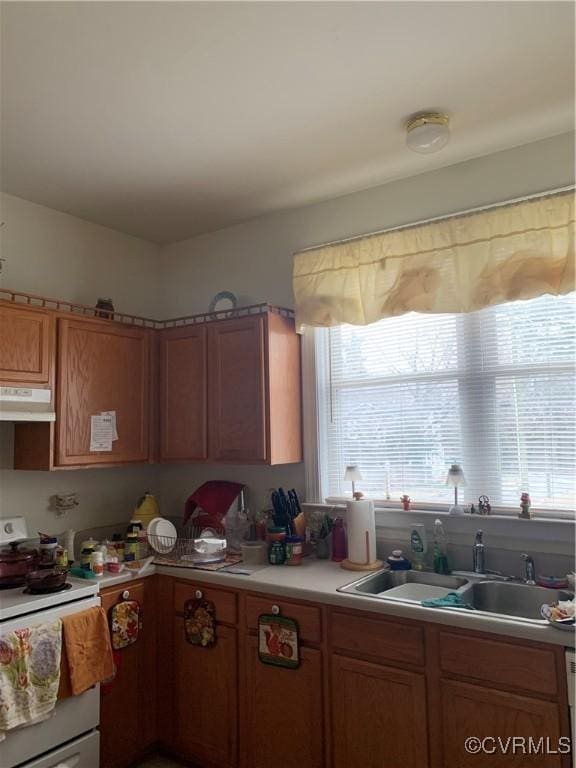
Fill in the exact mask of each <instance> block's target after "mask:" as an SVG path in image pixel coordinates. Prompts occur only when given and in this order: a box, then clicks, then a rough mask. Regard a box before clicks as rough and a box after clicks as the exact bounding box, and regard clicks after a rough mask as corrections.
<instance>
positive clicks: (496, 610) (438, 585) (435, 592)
mask: <svg viewBox="0 0 576 768" xmlns="http://www.w3.org/2000/svg"><path fill="white" fill-rule="evenodd" d="M338 591H339V592H344V593H347V594H351V595H358V596H364V597H378V598H382V599H384V600H394V601H398V600H400V601H403V602H412V603H419V602H420V601H421V600H423V599H425V598H429V597H431V598H434V597H443V596H444V595H446V594H447V593H448V592H456V593H457V594H458V595H460V597H461V598H462V600H463V601H464V602H465V603H467V604H468V605H470V606H472V607H473V608H474V609H476V610H477V611H482V612H484V613H490V614H496V615H498V616H502V617H508V618H515V619H523V620H530V621H538V622H539V623H546V621H545V619H543V618H542V616H541V614H540V607H541V606H542V604H543V603H549V604H550V603H554V602H556V601H558V600H570V599H571V598H572V597H573V594H572V593H571V592H568V591H566V590H562V589H548V588H546V587H539V586H536V585H531V584H525V583H518V582H514V581H504V580H497V579H490V580H488V578H487V577H483V576H482V575H480V574H474V575H470V577H468V575H467V574H466V576H464V575H462V576H460V575H452V576H442V575H440V574H437V573H428V572H427V571H377V572H376V573H371V574H370V575H369V576H364V577H363V578H361V579H358V580H357V581H354V582H352V583H351V584H347V585H346V586H345V587H341V588H340V589H339V590H338Z"/></svg>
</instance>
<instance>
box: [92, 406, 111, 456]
mask: <svg viewBox="0 0 576 768" xmlns="http://www.w3.org/2000/svg"><path fill="white" fill-rule="evenodd" d="M113 439H114V423H113V420H112V417H111V416H110V415H109V414H102V413H96V414H94V415H93V416H90V450H91V451H98V452H103V451H111V450H112V440H113Z"/></svg>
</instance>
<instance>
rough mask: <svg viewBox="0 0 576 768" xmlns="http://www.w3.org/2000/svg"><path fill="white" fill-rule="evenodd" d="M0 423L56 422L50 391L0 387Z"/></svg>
mask: <svg viewBox="0 0 576 768" xmlns="http://www.w3.org/2000/svg"><path fill="white" fill-rule="evenodd" d="M0 421H56V413H55V412H54V407H53V405H52V390H50V389H34V388H32V387H0Z"/></svg>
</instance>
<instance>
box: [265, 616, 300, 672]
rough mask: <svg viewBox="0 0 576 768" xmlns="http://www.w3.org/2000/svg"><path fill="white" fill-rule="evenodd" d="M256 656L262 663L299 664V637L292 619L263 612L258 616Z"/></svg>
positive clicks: (284, 665) (294, 665)
mask: <svg viewBox="0 0 576 768" xmlns="http://www.w3.org/2000/svg"><path fill="white" fill-rule="evenodd" d="M258 656H259V657H260V661H262V662H263V663H264V664H272V665H273V666H277V667H284V668H286V669H296V668H297V667H299V666H300V637H299V631H298V624H297V622H296V621H295V620H294V619H288V618H286V617H284V616H277V615H273V614H267V613H263V614H262V615H261V616H259V617H258Z"/></svg>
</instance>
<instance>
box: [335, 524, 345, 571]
mask: <svg viewBox="0 0 576 768" xmlns="http://www.w3.org/2000/svg"><path fill="white" fill-rule="evenodd" d="M346 554H347V551H346V530H345V529H344V520H343V518H341V517H337V518H336V520H334V527H333V528H332V560H334V562H335V563H341V562H342V560H345V559H346Z"/></svg>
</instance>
